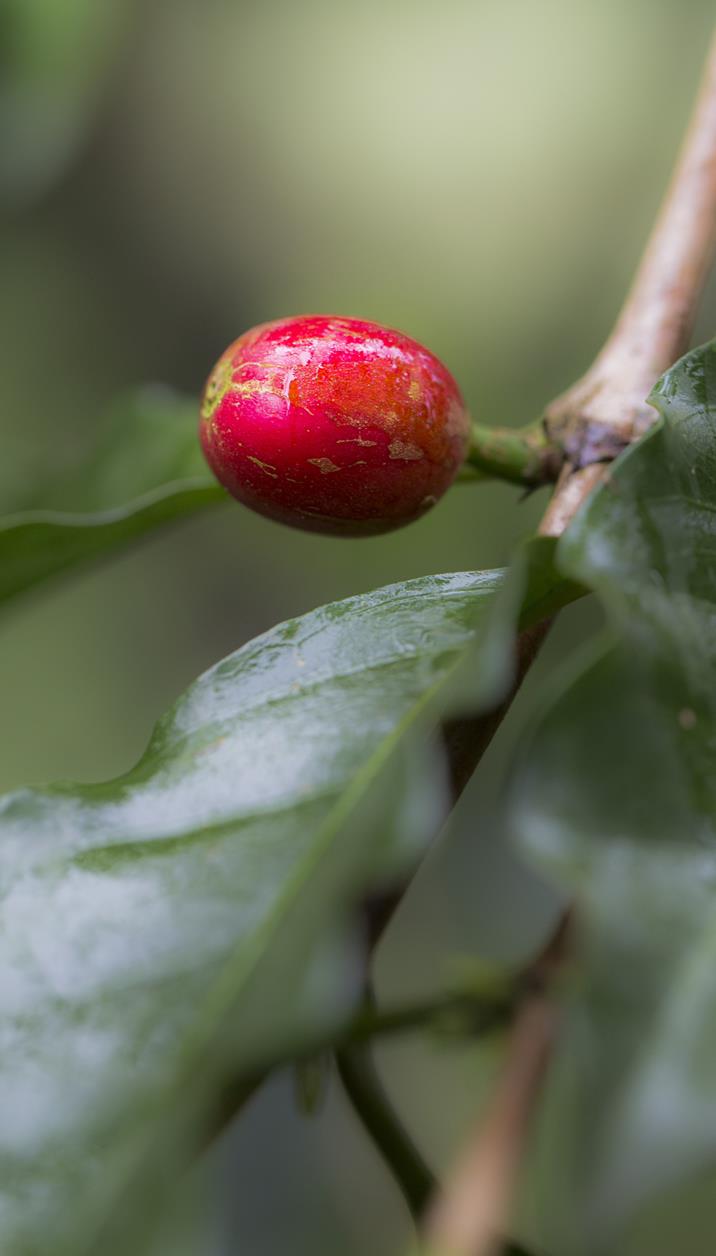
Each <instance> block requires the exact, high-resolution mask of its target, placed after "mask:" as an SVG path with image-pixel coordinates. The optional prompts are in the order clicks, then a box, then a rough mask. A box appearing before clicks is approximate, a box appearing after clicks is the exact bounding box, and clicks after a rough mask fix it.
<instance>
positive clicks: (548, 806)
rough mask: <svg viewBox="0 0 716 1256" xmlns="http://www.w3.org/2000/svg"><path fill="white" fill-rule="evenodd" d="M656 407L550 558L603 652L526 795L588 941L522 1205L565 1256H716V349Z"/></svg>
mask: <svg viewBox="0 0 716 1256" xmlns="http://www.w3.org/2000/svg"><path fill="white" fill-rule="evenodd" d="M653 402H654V404H655V405H656V406H657V407H658V409H659V410H660V412H661V414H662V416H663V420H662V421H661V422H660V423H659V425H658V426H657V427H656V428H655V429H653V430H652V431H651V433H650V434H649V435H648V436H647V437H646V438H645V439H644V440H643V442H642V443H641V444H640V445H639V446H638V447H636V448H634V449H633V450H631V451H630V452H628V453H627V454H626V455H625V456H624V457H623V458H622V459H621V460H620V462H619V463H618V465H617V466H616V468H615V469H614V472H613V475H612V477H611V479H610V481H609V482H608V483H607V485H606V486H605V487H604V488H603V489H602V490H601V491H600V492H599V493H598V494H597V495H596V496H595V497H594V498H593V500H592V502H591V504H590V505H589V507H588V508H587V509H586V510H585V511H583V512H582V514H581V515H580V516H579V518H578V519H577V521H576V522H575V524H574V525H573V526H572V528H571V529H570V530H569V532H568V533H567V534H566V535H565V537H564V538H563V540H562V542H561V545H560V548H559V550H558V557H559V563H560V565H561V567H562V569H563V570H564V571H566V572H568V573H569V574H571V575H573V576H576V577H578V578H579V579H581V580H583V581H584V582H585V583H586V584H588V585H590V586H591V587H593V588H594V589H596V591H597V592H598V594H599V595H600V597H601V598H602V600H603V602H604V605H605V607H606V609H607V611H608V614H609V619H610V623H611V632H610V636H609V640H608V641H607V642H602V643H601V646H600V648H598V649H592V651H591V656H590V657H589V658H588V659H587V660H586V661H585V660H584V659H583V660H582V663H581V664H580V665H579V667H576V666H575V667H574V668H573V669H572V676H571V677H567V678H565V689H564V692H563V693H562V696H561V697H559V698H558V700H557V702H556V704H555V705H554V706H553V708H552V709H551V710H550V711H549V713H548V715H547V717H546V718H545V719H544V720H543V721H542V723H541V724H540V726H539V727H538V729H537V730H536V732H535V735H534V740H533V742H532V744H531V748H530V750H529V752H528V754H527V757H526V759H525V760H524V762H523V764H522V766H521V769H520V771H519V774H518V777H517V781H516V784H515V792H514V795H513V803H514V807H515V820H516V825H517V828H518V831H519V833H520V835H521V839H522V842H523V844H524V845H525V846H526V847H527V849H528V850H529V851H530V853H531V854H532V856H533V857H535V858H537V859H538V860H539V862H540V864H541V866H542V867H543V868H544V869H545V870H546V871H547V872H548V873H549V875H550V876H551V877H553V878H554V879H555V880H556V881H557V882H558V883H559V884H560V885H561V886H562V887H564V888H565V889H566V890H567V891H568V892H569V893H570V894H571V895H573V896H574V897H575V899H576V902H577V910H578V919H579V922H580V926H581V929H580V941H579V945H578V948H577V956H576V960H575V971H574V973H573V976H572V985H571V992H570V994H569V997H568V999H567V1003H566V1009H565V1017H566V1019H565V1024H564V1029H563V1033H562V1036H561V1040H560V1044H559V1049H558V1052H557V1056H556V1060H555V1066H554V1069H553V1072H552V1075H551V1082H550V1085H549V1088H548V1092H547V1097H546V1101H545V1104H544V1110H543V1114H542V1120H541V1124H540V1129H539V1135H538V1139H537V1147H536V1159H535V1166H534V1172H533V1174H532V1180H531V1182H530V1184H529V1201H530V1207H529V1211H530V1214H531V1223H532V1228H533V1230H534V1232H535V1234H536V1235H537V1237H538V1239H539V1240H540V1241H541V1242H542V1243H543V1245H544V1249H545V1250H546V1251H548V1252H551V1253H552V1256H576V1254H577V1253H583V1254H584V1256H607V1253H608V1254H609V1256H647V1254H648V1256H673V1253H675V1252H678V1253H679V1256H697V1254H698V1256H701V1254H702V1253H703V1254H704V1256H705V1254H706V1253H707V1252H710V1251H712V1250H713V1235H714V1233H715V1232H716V1205H714V1202H713V1200H714V1194H713V1189H714V1186H715V1185H716V770H715V764H716V760H715V758H714V752H715V750H716V348H715V347H714V345H713V344H712V345H709V346H707V347H706V348H704V349H702V350H698V351H696V352H694V353H692V354H690V355H688V356H687V357H686V358H684V359H683V360H682V361H681V362H680V363H678V364H677V365H676V366H675V367H674V368H673V370H672V371H670V372H669V373H668V374H667V375H666V376H665V378H664V379H663V380H662V381H661V383H660V385H659V386H658V388H657V389H656V391H655V394H654V396H653ZM575 672H576V673H577V674H576V675H575Z"/></svg>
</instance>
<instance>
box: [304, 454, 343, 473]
mask: <svg viewBox="0 0 716 1256" xmlns="http://www.w3.org/2000/svg"><path fill="white" fill-rule="evenodd" d="M306 461H307V462H310V464H311V466H312V467H318V470H319V471H320V473H321V475H330V474H331V472H332V471H340V467H337V466H336V464H335V462H331V460H330V458H307V459H306Z"/></svg>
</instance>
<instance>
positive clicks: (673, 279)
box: [426, 39, 716, 1256]
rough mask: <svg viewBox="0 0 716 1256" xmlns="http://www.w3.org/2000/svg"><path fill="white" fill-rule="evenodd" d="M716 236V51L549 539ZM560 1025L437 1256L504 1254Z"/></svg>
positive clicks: (478, 1142)
mask: <svg viewBox="0 0 716 1256" xmlns="http://www.w3.org/2000/svg"><path fill="white" fill-rule="evenodd" d="M715 227H716V39H714V42H713V43H712V46H711V50H710V53H709V58H708V61H707V65H706V70H705V74H704V79H703V84H702V88H701V91H700V94H699V97H698V99H697V102H696V106H695V109H694V113H693V116H692V119H691V122H690V124H689V128H688V130H687V133H686V137H685V140H684V143H683V145H682V149H681V152H680V154H679V158H678V160H677V164H676V168H675V171H674V175H673V177H672V181H671V184H670V186H669V188H668V191H667V193H666V197H665V199H664V202H663V206H662V208H661V211H660V213H659V216H658V218H657V220H656V223H655V225H654V228H653V231H652V233H651V236H650V239H649V241H648V244H647V247H646V250H645V252H644V255H643V258H642V261H641V263H640V266H639V269H638V272H637V275H636V278H635V281H634V284H633V286H632V289H631V291H630V293H629V295H628V297H627V300H626V302H625V305H624V308H623V310H622V312H621V314H620V316H619V319H618V321H617V324H616V326H615V328H614V331H613V332H612V334H611V336H610V337H609V339H608V340H607V342H606V344H605V346H604V348H603V349H602V351H601V353H600V354H599V356H598V357H597V358H596V360H595V362H594V365H593V366H592V367H591V368H590V370H589V371H588V372H587V374H586V375H585V376H584V377H583V378H582V379H581V380H579V381H578V382H577V383H576V384H575V385H574V386H573V387H572V388H570V389H569V390H568V391H567V392H566V393H564V394H563V395H562V396H561V397H559V398H557V400H556V401H555V402H553V403H552V405H550V406H549V407H548V409H547V411H546V415H545V423H546V427H547V431H548V434H549V436H550V437H551V438H552V439H556V440H559V441H560V442H561V443H562V446H563V448H564V450H565V454H566V462H565V466H564V468H563V471H562V474H561V476H560V479H559V481H558V484H557V487H556V490H555V493H554V495H553V497H552V500H551V502H550V504H549V506H548V508H547V511H546V512H545V515H544V518H543V520H542V523H541V525H540V532H541V533H542V534H543V535H547V536H560V535H561V534H562V532H563V531H564V530H565V528H566V527H567V526H568V524H569V523H570V521H571V520H572V519H573V518H574V516H575V515H576V513H577V511H578V510H579V509H580V508H581V507H582V505H583V504H584V502H585V501H586V500H587V498H588V497H589V496H590V494H591V493H592V492H593V491H594V489H595V488H596V487H597V486H598V485H599V484H600V483H601V482H602V481H603V480H604V478H605V477H606V476H607V474H608V470H607V468H606V466H604V460H605V459H610V458H613V457H614V456H615V455H616V454H617V453H618V452H619V451H620V450H621V449H622V448H624V447H625V446H626V445H628V444H629V443H631V442H632V441H633V440H635V439H636V438H637V437H638V436H640V435H641V434H642V433H643V432H644V431H645V430H646V429H647V427H648V426H649V425H650V424H651V422H652V421H653V418H654V413H653V411H652V410H651V408H650V407H649V405H648V404H647V403H646V401H645V398H646V396H647V395H648V393H649V392H650V391H651V389H652V388H653V386H654V384H655V383H656V380H657V379H658V377H659V376H660V375H661V374H662V373H663V372H664V371H665V370H666V369H667V368H668V367H669V366H671V365H672V363H673V362H674V361H675V360H676V358H678V357H679V356H680V355H681V354H682V353H683V352H684V351H685V349H686V348H687V346H688V341H689V336H690V333H691V328H692V325H693V319H694V314H695V310H696V306H697V303H698V301H699V298H700V295H701V292H702V289H703V286H704V283H705V281H706V278H707V276H708V273H709V270H710V266H711V262H712V259H713V249H714V235H715ZM527 665H529V664H527ZM525 670H526V668H525ZM523 674H524V673H523ZM566 922H567V918H565V922H563V924H565V925H566ZM565 937H566V929H565V928H562V929H561V930H560V932H559V934H558V936H557V937H556V938H555V940H554V942H553V944H552V945H551V946H550V947H549V948H548V952H547V953H546V954H545V957H544V960H545V972H548V971H551V970H553V969H554V967H555V965H557V964H559V963H560V961H561V960H562V958H563V954H564V949H565ZM555 1018H556V1009H555V1007H554V1005H553V1003H552V1001H551V1000H550V999H549V997H548V992H547V990H546V988H545V989H543V990H542V991H536V992H535V993H533V994H531V995H530V996H529V997H528V998H527V999H526V1000H525V1002H524V1004H523V1005H522V1008H521V1009H520V1011H519V1012H518V1014H517V1018H516V1021H515V1025H514V1028H513V1032H512V1037H511V1040H510V1046H509V1050H508V1053H507V1058H506V1061H505V1067H504V1071H503V1074H502V1077H501V1079H500V1082H499V1084H498V1087H497V1091H496V1094H495V1096H494V1098H493V1101H492V1105H491V1107H490V1110H489V1112H488V1115H487V1118H486V1119H485V1120H484V1121H483V1122H482V1123H481V1125H480V1127H479V1129H478V1130H477V1131H476V1132H475V1133H474V1135H473V1137H472V1138H471V1139H470V1140H469V1142H468V1145H467V1148H466V1149H465V1151H464V1153H463V1155H462V1157H461V1158H460V1159H459V1161H458V1164H457V1166H456V1168H455V1170H454V1172H453V1174H452V1175H451V1177H450V1178H449V1180H448V1183H447V1185H446V1187H445V1189H444V1191H443V1193H442V1195H441V1196H440V1197H439V1198H438V1199H437V1201H436V1202H435V1203H434V1205H433V1207H432V1210H431V1213H430V1215H429V1219H428V1224H427V1227H426V1238H427V1242H428V1245H429V1251H430V1252H431V1253H433V1254H434V1256H491V1254H492V1253H493V1252H495V1251H496V1249H497V1247H498V1246H499V1243H498V1238H497V1235H498V1234H499V1233H500V1231H501V1230H502V1229H503V1226H504V1221H505V1217H506V1215H507V1212H508V1210H509V1205H510V1198H511V1195H512V1188H513V1183H514V1180H515V1178H516V1176H517V1172H518V1169H519V1164H520V1160H521V1155H522V1149H523V1146H524V1143H525V1140H526V1136H527V1133H528V1129H529V1122H530V1117H531V1114H532V1111H533V1108H534V1105H535V1103H536V1100H537V1097H538V1095H539V1091H540V1086H541V1082H542V1078H543V1076H544V1072H545V1069H546V1066H547V1063H548V1059H549V1054H550V1046H551V1040H552V1037H553V1033H554V1028H555Z"/></svg>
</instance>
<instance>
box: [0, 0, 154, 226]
mask: <svg viewBox="0 0 716 1256" xmlns="http://www.w3.org/2000/svg"><path fill="white" fill-rule="evenodd" d="M131 8H132V6H131V3H128V2H127V0H0V75H1V79H0V204H5V205H11V206H25V205H27V204H28V203H29V202H31V201H32V200H33V199H35V198H37V197H39V196H41V195H42V194H43V193H46V192H47V191H48V190H49V189H50V188H51V186H52V182H53V180H55V179H57V178H58V177H60V176H62V175H63V174H65V172H66V170H67V167H68V165H69V163H70V162H71V161H72V159H73V158H75V157H76V156H77V155H78V153H79V151H80V148H81V145H82V143H83V142H84V141H86V140H87V138H88V136H89V134H90V131H91V128H92V125H93V123H94V121H95V117H96V112H97V109H98V107H99V105H100V103H101V101H102V100H103V98H104V97H105V96H106V93H107V88H108V82H107V80H108V76H109V75H110V73H111V71H112V69H113V66H114V62H115V59H116V55H117V52H118V48H119V46H120V43H121V37H122V35H123V34H124V32H125V31H126V28H127V25H128V20H129V18H130V16H131Z"/></svg>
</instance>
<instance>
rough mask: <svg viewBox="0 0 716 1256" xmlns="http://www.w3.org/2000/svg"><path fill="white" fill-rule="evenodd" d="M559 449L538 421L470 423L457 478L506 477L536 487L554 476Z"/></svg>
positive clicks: (556, 474)
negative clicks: (505, 424) (523, 424)
mask: <svg viewBox="0 0 716 1256" xmlns="http://www.w3.org/2000/svg"><path fill="white" fill-rule="evenodd" d="M562 460H563V458H562V453H561V450H560V449H559V448H558V447H557V446H556V445H555V444H553V443H552V442H551V441H550V440H549V439H548V437H547V435H546V433H545V430H544V427H543V425H542V422H541V420H539V421H538V422H536V423H530V424H529V425H528V426H527V427H519V428H518V427H485V426H484V425H483V424H481V423H473V424H472V426H471V434H470V448H469V450H468V454H467V459H466V461H465V466H464V473H463V474H462V475H461V477H460V478H461V479H464V480H469V479H475V478H478V479H482V478H489V479H497V480H507V481H509V482H510V483H511V484H522V485H523V486H525V487H527V488H536V487H537V486H538V485H540V484H548V483H551V482H553V481H554V480H556V479H557V476H558V474H559V470H560V468H561V465H562Z"/></svg>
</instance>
